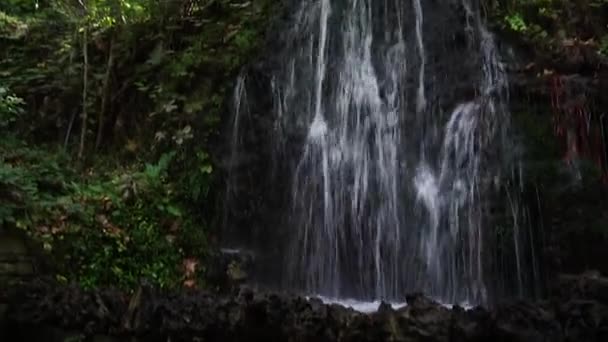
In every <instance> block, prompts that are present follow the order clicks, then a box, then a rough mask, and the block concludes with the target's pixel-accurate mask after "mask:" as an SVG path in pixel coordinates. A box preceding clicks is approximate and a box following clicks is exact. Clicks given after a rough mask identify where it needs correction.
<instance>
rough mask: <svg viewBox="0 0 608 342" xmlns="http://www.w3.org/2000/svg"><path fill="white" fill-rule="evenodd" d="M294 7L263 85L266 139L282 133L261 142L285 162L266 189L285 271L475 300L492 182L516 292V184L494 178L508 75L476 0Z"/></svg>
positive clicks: (307, 283)
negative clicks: (503, 212)
mask: <svg viewBox="0 0 608 342" xmlns="http://www.w3.org/2000/svg"><path fill="white" fill-rule="evenodd" d="M293 6H294V7H296V8H297V10H296V11H295V12H294V13H293V15H292V16H291V20H290V25H289V29H288V30H286V32H284V34H283V35H282V37H281V44H282V46H283V48H282V51H281V52H278V55H279V56H280V57H279V58H278V59H277V60H279V61H280V63H278V64H279V65H276V67H275V69H274V72H273V75H272V85H271V89H272V92H271V94H269V96H273V102H274V108H275V113H274V114H275V115H274V117H273V120H274V124H273V127H274V129H273V134H270V135H269V136H271V138H269V139H272V141H273V142H274V143H273V145H275V146H290V148H289V151H290V153H285V152H284V151H283V152H281V153H282V154H281V156H280V157H277V154H278V153H280V152H277V151H278V150H280V149H278V148H277V149H276V151H275V152H272V153H273V154H274V155H275V157H274V158H273V159H274V160H276V162H277V163H279V164H281V165H282V167H281V169H282V170H287V172H288V173H289V175H288V177H287V178H288V179H289V185H288V186H287V187H285V188H284V189H281V190H277V191H287V192H289V194H288V195H287V196H286V198H289V204H288V205H286V206H285V208H282V209H281V210H282V211H283V214H284V215H283V216H284V220H283V221H284V222H285V227H284V228H283V229H286V230H287V232H284V234H285V235H287V236H288V240H289V241H288V245H287V247H286V248H284V250H283V252H282V255H283V259H284V260H285V269H286V271H285V272H284V273H283V278H284V282H283V284H284V286H285V287H287V288H289V289H292V290H293V289H295V290H299V291H302V292H304V293H307V294H319V295H322V296H326V297H333V298H339V297H350V298H359V299H369V300H372V299H373V300H376V299H389V300H392V299H399V298H403V296H404V295H405V293H406V292H408V291H416V290H422V291H424V292H426V293H427V294H428V295H431V296H434V297H436V298H439V299H441V300H444V301H447V302H452V303H456V302H471V303H485V302H487V301H488V300H489V299H488V296H489V294H488V291H489V286H488V284H487V282H488V279H489V278H491V277H495V276H496V275H494V274H492V272H494V271H492V270H491V269H492V267H490V266H488V260H487V259H488V258H491V256H492V253H493V252H492V250H491V248H493V247H492V245H491V241H492V239H491V238H490V236H492V234H493V229H494V227H492V224H491V223H490V219H489V218H488V214H487V211H488V210H487V207H488V206H489V205H488V203H489V202H490V199H491V198H493V197H499V198H501V200H502V201H503V202H504V203H506V205H509V207H510V208H511V212H512V214H513V218H512V222H513V239H514V240H513V242H514V246H515V254H516V255H515V257H516V260H517V262H516V264H517V270H516V272H515V273H517V274H516V275H515V277H514V278H513V279H516V280H515V283H516V286H517V287H518V289H516V290H515V291H516V292H518V293H519V292H521V291H522V288H523V287H525V286H526V285H525V284H524V283H523V281H521V279H522V278H521V273H524V272H525V270H524V267H523V261H522V258H523V256H522V255H523V254H524V253H522V252H521V251H520V249H521V248H522V245H521V244H520V243H519V239H518V236H519V235H520V234H524V233H525V232H521V231H522V230H525V227H523V226H522V225H521V224H520V220H519V217H516V216H519V215H520V214H521V210H519V204H518V203H517V198H518V197H517V196H507V195H508V192H507V193H506V194H505V193H502V195H500V194H501V192H500V190H497V189H501V186H502V184H503V183H505V182H504V180H505V177H508V175H509V174H510V173H511V172H510V171H511V169H512V168H513V167H514V165H518V164H517V156H516V153H514V150H515V149H514V148H513V146H514V142H513V138H512V136H511V129H510V124H509V120H510V118H509V113H508V109H507V101H508V82H507V77H506V72H505V68H504V66H503V64H502V62H501V58H500V55H499V52H498V49H497V47H496V44H495V40H494V37H493V36H492V34H491V33H490V32H489V31H488V30H487V28H486V27H485V26H484V23H483V18H482V17H481V16H480V14H479V10H478V9H477V8H476V3H475V2H472V1H470V0H461V1H460V2H458V1H439V2H436V1H433V2H430V1H421V0H412V1H411V2H407V1H399V0H383V1H377V0H317V1H313V0H304V1H294V2H293ZM441 21H445V22H446V23H455V24H454V25H440V24H439V22H441ZM242 81H243V78H241V82H239V84H238V85H237V90H236V91H237V92H238V94H241V93H242V92H243V84H242ZM239 96H244V95H242V94H241V95H239ZM239 101H240V100H239ZM249 102H251V101H249ZM237 104H240V102H238V101H237ZM249 105H251V104H250V103H249ZM238 115H239V114H238V113H237V114H235V122H234V124H233V126H234V127H235V129H239V125H238V117H239V116H238ZM241 130H242V129H241ZM235 134H238V133H235ZM233 140H234V141H236V138H233ZM508 182H509V181H507V182H506V183H508ZM497 194H498V195H497Z"/></svg>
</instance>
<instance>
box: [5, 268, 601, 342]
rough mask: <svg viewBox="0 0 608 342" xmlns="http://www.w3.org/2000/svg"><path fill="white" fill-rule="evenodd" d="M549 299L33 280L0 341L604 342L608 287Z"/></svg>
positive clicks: (577, 289) (575, 280) (570, 286)
mask: <svg viewBox="0 0 608 342" xmlns="http://www.w3.org/2000/svg"><path fill="white" fill-rule="evenodd" d="M560 279H561V280H560V285H559V286H556V287H555V289H554V291H553V292H552V296H551V297H550V299H547V300H542V301H534V302H531V301H511V302H506V303H503V304H499V305H497V306H496V307H495V308H493V309H491V310H486V309H483V308H473V309H470V310H465V309H463V308H460V307H457V306H456V307H454V308H452V309H449V308H446V307H445V306H443V305H441V304H439V303H436V302H434V301H432V300H430V299H428V298H425V297H424V296H423V295H418V294H412V295H408V296H406V298H405V299H406V301H407V303H408V305H407V306H406V307H403V308H400V309H397V310H395V309H392V308H391V306H390V305H388V304H381V305H380V308H379V310H378V312H375V313H371V314H364V313H360V312H357V311H355V310H352V309H348V308H345V307H342V306H339V305H326V304H323V303H322V302H321V301H320V300H317V299H312V300H309V299H306V298H302V297H298V296H288V295H282V294H272V293H258V292H255V291H253V290H250V289H247V288H241V289H240V291H238V293H235V294H233V295H227V296H222V297H218V296H215V295H212V294H209V293H205V292H202V291H190V292H180V293H167V292H162V291H158V290H156V289H153V288H151V287H147V286H142V287H141V288H140V289H139V290H138V291H136V292H135V293H134V294H126V293H123V292H120V291H117V290H111V289H100V290H95V291H85V290H82V289H80V288H78V287H74V286H66V285H57V284H54V283H53V282H47V281H43V280H37V281H34V282H29V283H27V284H23V285H22V286H20V287H18V288H15V289H14V290H13V291H12V293H10V296H8V297H7V298H8V300H9V301H8V307H7V310H6V314H5V317H4V319H3V326H2V330H1V333H0V338H1V340H2V341H28V342H29V341H49V342H50V341H62V342H63V341H68V340H69V341H84V340H87V341H163V342H164V341H315V342H317V341H446V342H447V341H463V342H464V341H551V342H556V341H578V342H583V341H584V342H593V341H598V342H600V341H602V342H604V341H608V299H607V295H606V293H608V292H607V290H608V279H607V278H602V277H601V276H599V275H598V274H594V273H588V274H584V275H579V276H563V277H561V278H560Z"/></svg>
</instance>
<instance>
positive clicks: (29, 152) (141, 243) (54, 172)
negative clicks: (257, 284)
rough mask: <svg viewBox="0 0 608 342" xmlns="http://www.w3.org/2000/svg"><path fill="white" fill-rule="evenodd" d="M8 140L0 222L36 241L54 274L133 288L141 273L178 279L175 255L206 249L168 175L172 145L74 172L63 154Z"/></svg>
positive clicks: (0, 172) (160, 281) (168, 281)
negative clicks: (132, 165)
mask: <svg viewBox="0 0 608 342" xmlns="http://www.w3.org/2000/svg"><path fill="white" fill-rule="evenodd" d="M9 140H10V141H8V142H7V143H4V144H2V149H1V152H2V154H1V155H2V159H1V160H0V224H1V225H2V226H4V227H6V228H11V227H12V228H13V229H20V230H23V231H25V232H26V233H27V234H29V235H30V236H31V237H32V238H34V239H35V240H36V241H39V242H40V244H41V246H42V248H43V250H44V251H46V253H48V254H49V256H51V257H52V260H54V261H55V262H54V264H55V266H56V267H57V270H56V272H57V276H58V278H59V279H63V280H76V281H78V282H80V283H81V284H82V285H84V286H88V287H93V286H99V285H115V286H120V287H123V288H133V287H135V286H137V284H138V283H139V282H140V280H141V279H142V278H145V279H147V280H148V281H150V282H152V283H154V284H157V285H159V286H161V287H173V286H177V285H180V284H181V283H182V281H183V280H184V279H185V275H184V272H183V270H182V269H181V267H180V266H181V263H182V260H184V259H186V258H196V259H198V260H202V259H203V258H204V257H205V251H206V249H207V248H206V239H205V232H204V230H203V228H202V227H200V226H199V225H197V224H196V223H195V222H194V221H193V220H192V219H191V218H190V217H191V215H189V214H188V212H189V209H188V208H187V206H186V205H185V204H184V202H182V201H181V200H180V197H179V196H178V194H177V193H176V191H175V189H174V185H173V184H172V183H171V180H170V178H169V177H168V171H169V169H170V167H171V164H172V162H173V161H172V159H173V156H174V154H173V153H168V154H164V155H163V156H161V158H160V159H159V160H158V162H156V163H153V164H144V165H142V167H141V168H140V170H137V169H134V170H115V171H112V172H109V173H108V172H94V171H93V170H91V171H90V172H88V173H89V175H88V176H87V177H85V178H80V177H78V173H77V172H75V171H72V169H71V168H70V167H69V166H68V165H69V164H68V160H67V158H66V156H65V155H63V154H61V153H49V151H44V150H38V149H32V148H30V147H28V146H26V145H24V144H21V143H19V142H17V141H16V140H15V139H9ZM197 271H198V276H199V277H200V276H202V275H203V274H202V273H201V272H200V271H201V270H197Z"/></svg>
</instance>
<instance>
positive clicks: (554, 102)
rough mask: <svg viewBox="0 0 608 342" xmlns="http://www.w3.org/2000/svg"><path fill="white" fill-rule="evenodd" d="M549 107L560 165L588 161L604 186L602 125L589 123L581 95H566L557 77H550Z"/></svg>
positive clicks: (607, 163) (607, 172)
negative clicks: (560, 150) (559, 149)
mask: <svg viewBox="0 0 608 342" xmlns="http://www.w3.org/2000/svg"><path fill="white" fill-rule="evenodd" d="M550 82H551V106H552V108H553V130H554V133H555V135H556V136H557V138H558V139H560V141H561V142H562V144H563V149H564V150H565V152H564V157H563V158H564V161H565V162H567V163H571V162H572V161H574V160H576V159H581V158H585V159H588V160H591V161H592V162H593V163H595V165H597V166H598V168H599V169H600V171H601V175H602V181H603V182H604V183H605V184H608V160H606V154H607V150H606V142H605V137H604V134H603V131H602V122H601V120H598V121H597V122H593V121H594V118H593V116H592V114H591V112H590V110H589V106H588V103H587V98H586V96H585V94H584V93H583V94H575V95H573V94H570V92H569V91H568V90H569V89H568V85H567V82H566V81H564V77H563V76H561V75H553V76H551V78H550Z"/></svg>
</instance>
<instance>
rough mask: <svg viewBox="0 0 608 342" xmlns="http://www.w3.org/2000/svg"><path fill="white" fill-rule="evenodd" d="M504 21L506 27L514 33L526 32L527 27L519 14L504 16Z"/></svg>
mask: <svg viewBox="0 0 608 342" xmlns="http://www.w3.org/2000/svg"><path fill="white" fill-rule="evenodd" d="M504 21H505V23H506V24H507V25H508V27H509V28H510V29H511V30H513V31H515V32H526V31H527V30H528V26H527V25H526V23H525V21H524V18H523V17H522V16H521V14H520V13H513V14H510V15H506V16H505V18H504Z"/></svg>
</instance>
